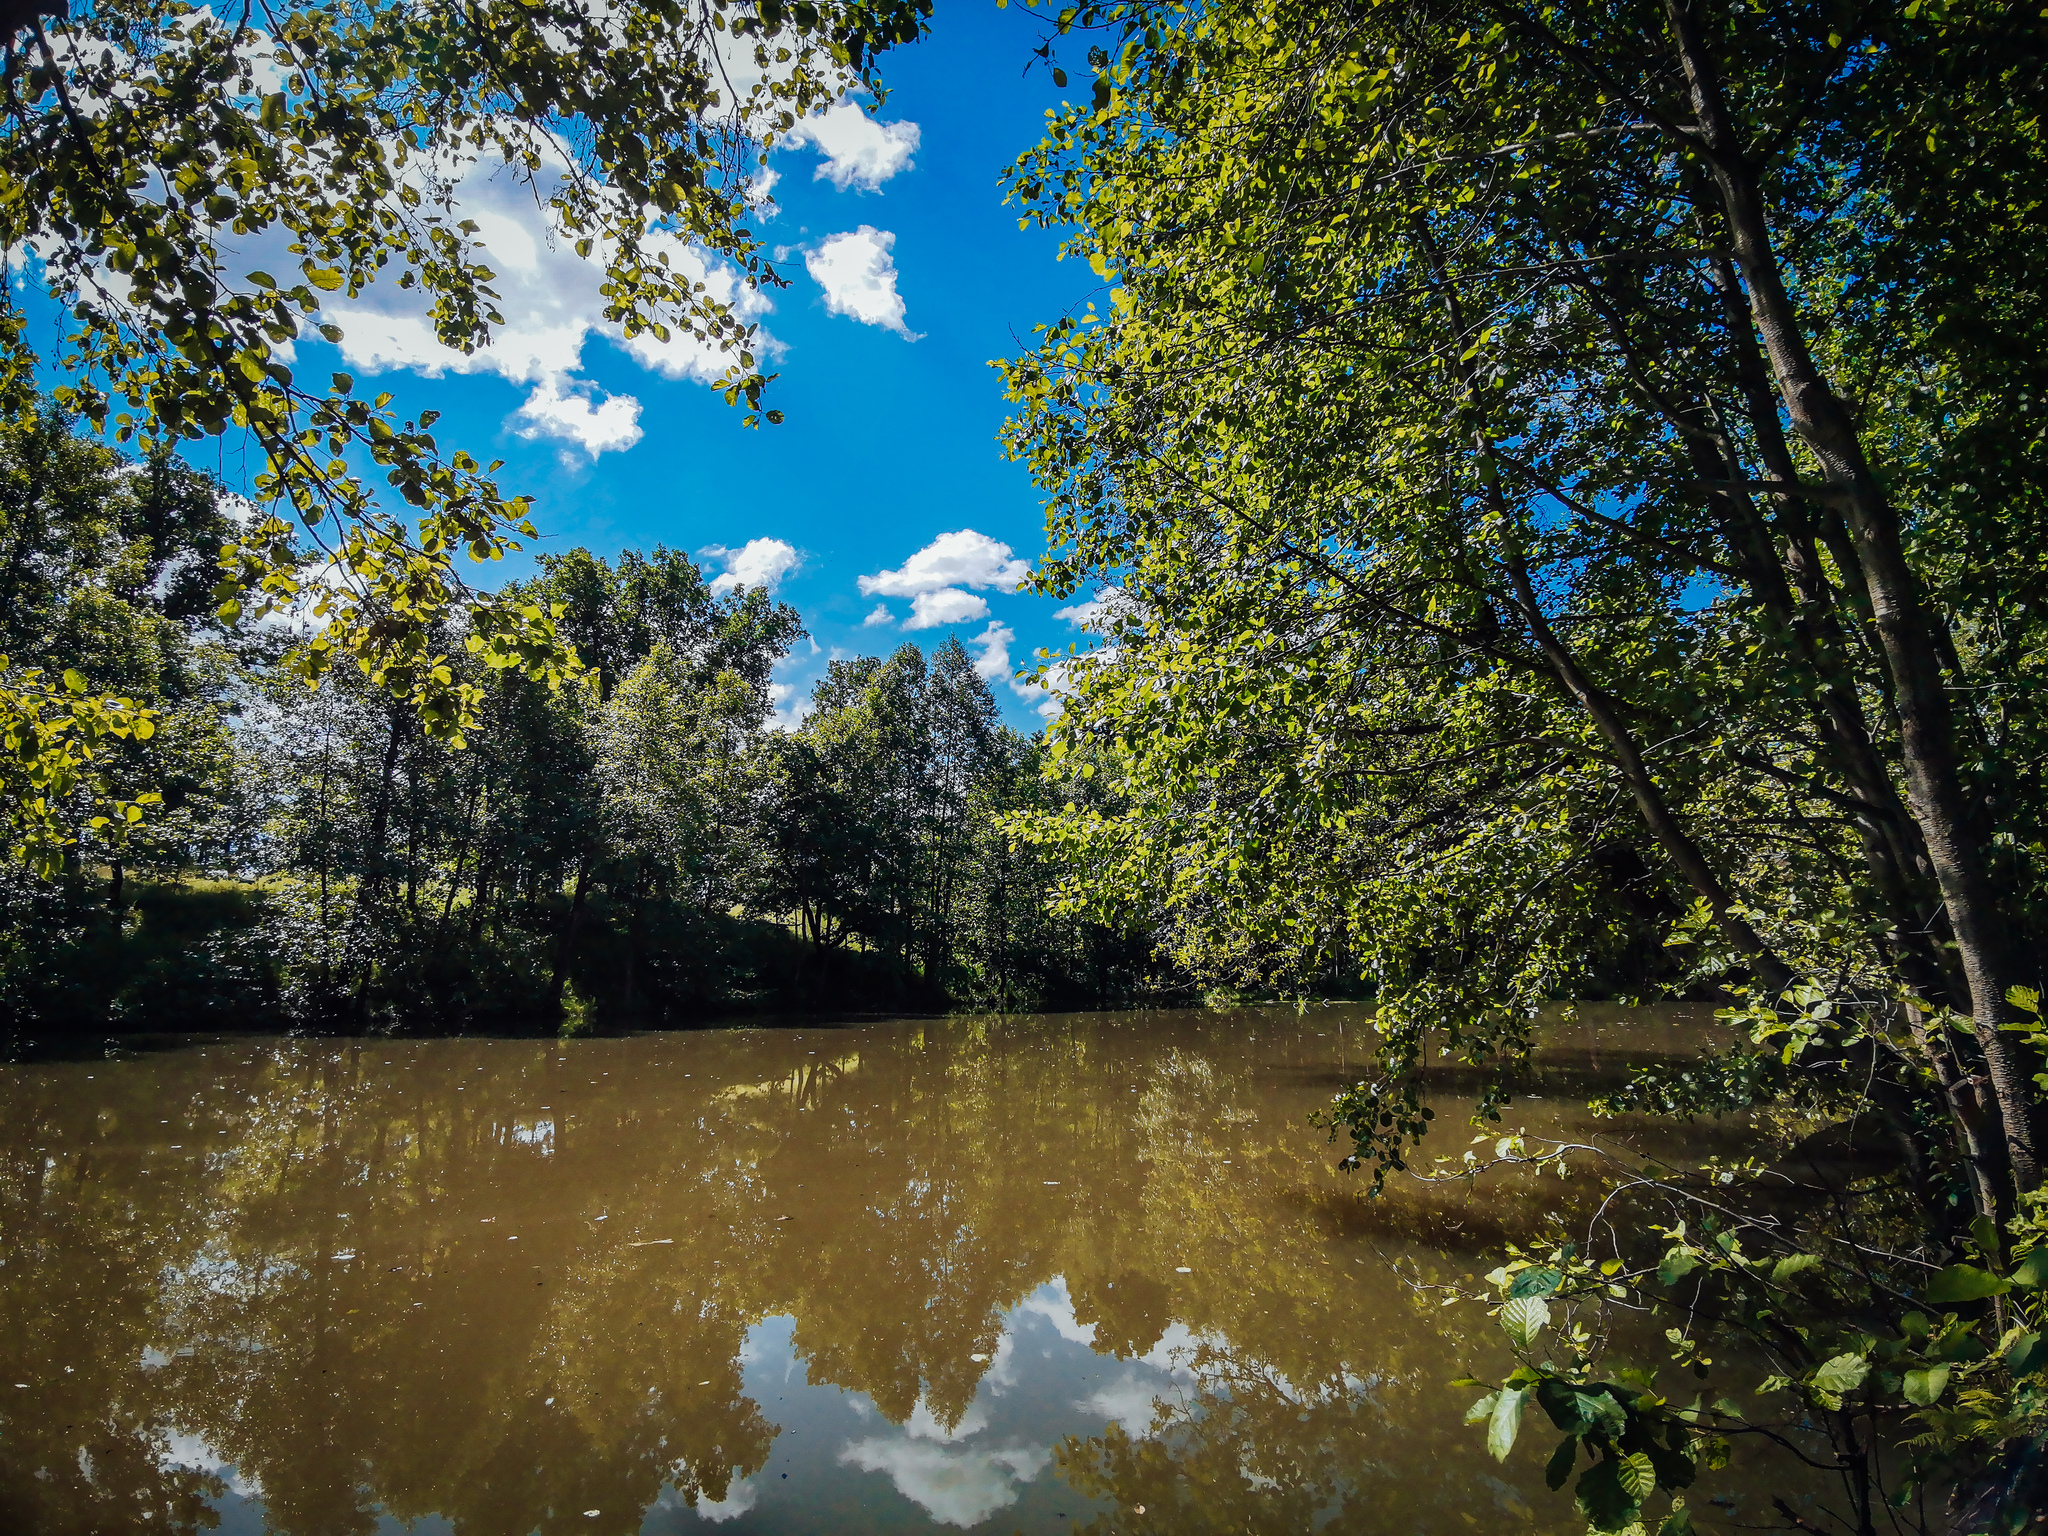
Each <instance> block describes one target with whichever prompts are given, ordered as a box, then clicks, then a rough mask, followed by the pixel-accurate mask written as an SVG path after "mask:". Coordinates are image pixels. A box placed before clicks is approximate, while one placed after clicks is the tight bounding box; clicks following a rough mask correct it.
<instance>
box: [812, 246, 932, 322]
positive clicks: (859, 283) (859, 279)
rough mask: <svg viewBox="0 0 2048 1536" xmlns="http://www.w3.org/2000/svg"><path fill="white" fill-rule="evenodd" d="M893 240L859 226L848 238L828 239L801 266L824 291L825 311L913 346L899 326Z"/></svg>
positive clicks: (899, 300)
mask: <svg viewBox="0 0 2048 1536" xmlns="http://www.w3.org/2000/svg"><path fill="white" fill-rule="evenodd" d="M895 248H896V237H895V236H894V235H893V234H891V233H890V232H889V231H888V230H886V229H876V228H875V227H874V226H873V225H871V224H863V225H861V227H860V228H859V229H856V230H855V231H854V232H853V233H852V234H848V235H828V236H827V237H826V238H825V241H824V243H823V244H821V245H820V246H819V247H818V248H817V249H816V250H814V251H811V252H808V253H807V254H806V255H805V256H804V267H805V269H806V270H807V271H808V272H809V273H810V274H811V277H812V278H813V279H814V280H815V281H816V282H817V284H818V286H819V287H820V288H822V289H824V290H825V308H826V309H827V310H828V311H830V312H831V313H832V314H835V315H845V316H846V317H847V318H848V319H852V320H858V321H859V322H860V323H861V324H862V325H879V326H880V327H882V329H883V330H885V331H894V332H895V333H896V334H897V335H898V336H901V337H902V338H903V339H904V340H905V341H915V340H917V337H916V336H915V335H913V334H912V333H911V331H910V329H909V327H907V326H906V325H904V323H903V315H904V309H903V295H902V294H900V293H898V292H897V291H896V258H895V257H894V256H892V255H890V252H891V251H893V250H894V249H895Z"/></svg>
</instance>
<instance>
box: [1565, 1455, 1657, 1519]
mask: <svg viewBox="0 0 2048 1536" xmlns="http://www.w3.org/2000/svg"><path fill="white" fill-rule="evenodd" d="M1576 1491H1577V1503H1578V1506H1579V1513H1580V1514H1582V1515H1584V1516H1585V1517H1586V1524H1588V1525H1590V1526H1591V1527H1592V1528H1593V1529H1594V1530H1596V1531H1625V1530H1627V1529H1628V1528H1629V1527H1630V1526H1631V1525H1633V1524H1634V1523H1635V1518H1636V1512H1637V1511H1638V1510H1640V1509H1641V1508H1642V1507H1643V1504H1642V1500H1640V1499H1637V1498H1634V1497H1632V1496H1631V1495H1630V1493H1629V1491H1628V1489H1626V1488H1624V1487H1623V1486H1622V1483H1621V1471H1620V1468H1619V1467H1617V1466H1616V1465H1615V1463H1614V1462H1613V1461H1612V1460H1611V1459H1607V1460H1602V1461H1599V1462H1596V1463H1595V1464H1594V1465H1592V1466H1590V1467H1588V1468H1587V1469H1586V1470H1585V1471H1584V1472H1582V1473H1580V1474H1579V1484H1578V1488H1577V1490H1576Z"/></svg>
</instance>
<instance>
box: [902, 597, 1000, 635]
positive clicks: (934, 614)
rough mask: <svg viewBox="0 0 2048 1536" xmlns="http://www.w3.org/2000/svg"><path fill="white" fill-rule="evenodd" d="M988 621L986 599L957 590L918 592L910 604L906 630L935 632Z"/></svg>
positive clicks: (904, 625)
mask: <svg viewBox="0 0 2048 1536" xmlns="http://www.w3.org/2000/svg"><path fill="white" fill-rule="evenodd" d="M987 617H988V599H987V598H985V597H976V596H975V595H974V594H973V593H972V592H962V591H961V590H960V589H959V588H958V587H941V588H939V590H938V591H936V592H920V593H918V594H917V596H916V597H913V598H912V599H911V600H910V617H909V618H907V619H905V620H904V621H903V627H904V628H905V629H937V628H939V627H940V626H941V625H945V624H969V623H972V622H973V621H974V620H976V619H985V618H987Z"/></svg>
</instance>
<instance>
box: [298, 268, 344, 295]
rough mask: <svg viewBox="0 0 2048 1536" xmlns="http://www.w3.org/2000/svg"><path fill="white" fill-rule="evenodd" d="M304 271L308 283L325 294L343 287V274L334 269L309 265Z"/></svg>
mask: <svg viewBox="0 0 2048 1536" xmlns="http://www.w3.org/2000/svg"><path fill="white" fill-rule="evenodd" d="M303 270H304V272H305V274H306V281H307V282H309V283H311V284H312V285H313V286H314V287H315V288H319V289H322V290H324V291H325V292H328V293H332V292H334V291H335V290H336V289H337V288H339V287H340V286H341V283H342V277H341V273H340V272H338V271H337V270H335V269H334V268H333V267H315V266H310V265H309V266H307V267H305V268H304V269H303Z"/></svg>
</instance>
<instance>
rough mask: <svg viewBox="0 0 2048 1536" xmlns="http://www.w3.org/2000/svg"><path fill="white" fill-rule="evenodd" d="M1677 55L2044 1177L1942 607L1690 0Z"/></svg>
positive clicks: (1983, 1044) (1670, 4) (1976, 1002)
mask: <svg viewBox="0 0 2048 1536" xmlns="http://www.w3.org/2000/svg"><path fill="white" fill-rule="evenodd" d="M1665 11H1666V14H1667V15H1668V17H1669V18H1670V22H1671V31H1672V37H1673V40H1674V41H1675V43H1676V45H1677V48H1678V54H1679V61H1680V63H1681V64H1682V65H1683V67H1684V70H1685V76H1686V82H1687V85H1688V87H1689V88H1690V92H1691V97H1692V106H1693V112H1694V114H1695V116H1696V118H1697V119H1698V124H1697V132H1696V134H1695V135H1694V136H1693V139H1692V142H1693V143H1695V144H1696V145H1698V146H1699V147H1700V148H1703V149H1704V150H1705V151H1706V158H1707V161H1708V164H1709V167H1710V169H1711V171H1712V174H1713V177H1714V181H1715V185H1716V188H1717V190H1718V192H1719V194H1720V198H1721V203H1722V208H1723V212H1724V213H1725V215H1726V217H1727V220H1728V232H1729V236H1730V241H1731V244H1732V247H1733V249H1734V252H1735V260H1736V265H1737V267H1738V268H1739V269H1740V271H1741V273H1742V279H1743V282H1744V284H1745V286H1746V287H1747V288H1748V290H1749V302H1750V309H1751V313H1752V314H1753V315H1754V317H1755V320H1756V327H1757V331H1758V332H1759V334H1760V335H1761V336H1762V337H1763V341H1764V349H1765V352H1766V354H1767V355H1768V356H1769V358H1770V360H1771V367H1772V369H1773V371H1774V372H1775V373H1776V374H1777V378H1778V390H1779V394H1780V395H1781V396H1782V398H1783V399H1784V402H1785V408H1786V411H1787V413H1788V414H1789V415H1790V417H1791V420H1792V425H1793V427H1794V429H1795V430H1796V431H1797V432H1798V433H1799V435H1800V437H1801V438H1803V439H1804V440H1805V441H1806V443H1807V445H1808V447H1810V448H1811V449H1812V450H1813V453H1814V455H1815V457H1817V458H1818V459H1819V460H1820V462H1821V465H1822V468H1823V471H1824V472H1825V474H1826V477H1827V480H1828V483H1829V484H1830V485H1831V486H1837V487H1841V488H1842V489H1843V490H1845V491H1846V492H1847V498H1846V502H1845V512H1846V521H1847V523H1848V528H1849V535H1850V539H1851V541H1852V542H1853V544H1854V545H1855V550H1856V555H1857V558H1858V560H1859V562H1860V563H1861V566H1862V569H1863V575H1864V580H1865V582H1866V583H1867V584H1868V587H1869V591H1870V604H1871V610H1872V616H1873V619H1874V621H1875V625H1876V629H1877V635H1878V642H1879V644H1880V645H1881V646H1882V648H1883V652H1884V657H1885V661H1886V663H1887V665H1888V666H1889V669H1890V671H1891V675H1892V686H1893V690H1894V695H1895V702H1896V708H1897V710H1898V716H1899V734H1900V741H1901V744H1902V747H1903V750H1904V757H1905V773H1906V785H1907V793H1908V798H1909V800H1910V803H1911V806H1912V811H1913V817H1914V820H1915V821H1916V822H1917V823H1918V824H1919V827H1920V832H1921V836H1922V838H1923V839H1924V840H1925V842H1926V845H1927V851H1928V857H1929V861H1930V863H1931V864H1932V865H1933V867H1934V875H1935V879H1936V881H1937V883H1938V884H1939V886H1940V889H1941V894H1942V899H1943V901H1944V902H1945V903H1946V905H1947V908H1948V918H1949V926H1950V929H1951V931H1952V932H1953V934H1954V935H1955V942H1956V948H1957V951H1958V953H1959V955H1960V957H1961V960H1962V969H1963V978H1964V982H1965V984H1966V985H1967V987H1968V989H1969V1004H1970V1018H1971V1022H1972V1025H1973V1027H1974V1029H1975V1032H1976V1036H1977V1043H1978V1045H1979V1047H1980V1048H1981V1049H1982V1050H1983V1052H1984V1060H1985V1065H1986V1067H1987V1068H1988V1070H1989V1072H1990V1076H1991V1082H1992V1087H1993V1089H1994V1091H1995V1092H1996V1094H1997V1097H1998V1108H1999V1111H2000V1118H2001V1119H2002V1120H2003V1122H2004V1124H2003V1130H2004V1135H2005V1141H2006V1147H2007V1151H2008V1154H2009V1156H2010V1158H2011V1162H2012V1174H2013V1178H2014V1179H2015V1181H2016V1182H2017V1184H2018V1186H2019V1188H2020V1189H2022V1190H2031V1189H2033V1188H2034V1187H2035V1186H2036V1185H2037V1184H2039V1182H2040V1177H2041V1171H2040V1159H2039V1155H2038V1153H2037V1150H2036V1146H2035V1137H2034V1127H2033V1123H2032V1109H2031V1104H2030V1098H2031V1095H2030V1092H2029V1088H2030V1084H2029V1082H2028V1074H2027V1072H2026V1069H2025V1066H2024V1064H2023V1062H2022V1061H2021V1058H2020V1054H2019V1052H2018V1051H2017V1050H2016V1049H2015V1048H2014V1046H2013V1043H2012V1041H2011V1039H2010V1037H2009V1036H2005V1035H2002V1034H2000V1033H1999V1028H1998V1026H1999V1025H2000V1024H2003V1023H2010V1022H2015V1021H2017V1019H2018V1010H2017V1009H2015V1008H2014V1007H2013V1005H2012V1004H2011V1003H2009V1002H2007V1001H2006V992H2007V990H2008V988H2010V987H2011V986H2013V985H2014V984H2016V983H2017V982H2020V981H2021V980H2023V979H2024V978H2023V977H2022V976H2021V974H2020V972H2019V969H2018V967H2017V966H2016V965H2015V963H2014V961H2015V956H2014V955H2013V953H2012V946H2011V940H2010V936H2009V935H2008V933H2007V930H2006V923H2005V917H2004V913H2003V912H2002V911H2001V910H2000V909H1999V905H1998V902H1997V898H1996V896H1995V894H1994V892H1993V890H1992V883H1991V876H1990V860H1989V858H1988V853H1989V849H1988V847H1987V844H1986V839H1985V837H1984V834H1983V829H1982V828H1981V827H1980V826H1979V824H1978V818H1977V817H1976V815H1975V814H1974V811H1973V808H1972V807H1971V806H1970V804H1969V802H1968V800H1967V798H1966V797H1965V795H1964V792H1963V787H1962V782H1961V776H1960V774H1959V772H1958V768H1957V763H1956V753H1955V731H1954V723H1953V720H1952V718H1951V716H1950V711H1949V704H1948V697H1947V694H1946V693H1945V691H1944V686H1943V679H1942V668H1941V647H1940V646H1939V644H1938V643H1937V641H1936V638H1935V634H1934V630H1935V626H1936V624H1937V622H1938V621H1937V620H1936V619H1935V618H1934V616H1932V615H1930V614H1929V613H1928V612H1927V610H1926V605H1925V604H1924V603H1923V602H1922V601H1921V599H1920V595H1919V592H1918V587H1917V583H1916V582H1915V581H1914V579H1913V573H1912V570H1911V568H1910V567H1909V566H1908V565H1907V563H1906V556H1905V548H1904V543H1903V540H1902V538H1901V534H1900V527H1899V520H1898V514H1897V511H1896V509H1895V508H1893V507H1892V505H1891V504H1890V501H1889V499H1888V498H1887V497H1886V495H1885V493H1884V490H1883V488H1882V487H1881V486H1880V485H1879V484H1878V483H1877V480H1876V477H1875V476H1873V475H1872V473H1871V471H1870V464H1869V461H1868V459H1867V458H1866V457H1865V455H1864V452H1863V443H1862V439H1861V437H1860V435H1859V434H1858V432H1857V429H1856V426H1855V423H1854V421H1853V420H1852V419H1851V417H1850V414H1849V411H1848V409H1847V407H1846V406H1844V404H1843V403H1842V401H1841V400H1840V399H1839V398H1838V397H1837V396H1836V395H1835V392H1834V390H1833V389H1832V388H1831V387H1830V386H1829V385H1828V382H1827V380H1826V379H1825V378H1824V377H1823V376H1822V374H1821V371H1820V368H1819V366H1818V365H1817V364H1816V363H1815V361H1814V358H1813V354H1812V352H1811V351H1810V350H1809V349H1808V347H1807V344H1806V337H1805V334H1804V332H1803V330H1802V329H1801V327H1800V324H1799V319H1798V315H1797V312H1796V310H1795V308H1794V306H1793V303H1792V300H1791V296H1790V295H1789V294H1788V293H1787V292H1786V291H1785V285H1784V280H1783V278H1782V276H1781V274H1780V273H1779V271H1778V263H1777V254H1776V251H1775V250H1774V248H1773V245H1772V241H1771V234H1770V224H1769V220H1768V218H1767V216H1766V213H1765V208H1764V200H1763V194H1762V190H1761V187H1760V183H1759V178H1758V174H1757V168H1756V166H1755V165H1754V164H1753V163H1752V162H1751V161H1750V159H1749V157H1748V154H1747V150H1746V146H1745V145H1743V143H1742V142H1741V140H1740V137H1739V135H1738V134H1737V132H1736V130H1735V125H1734V122H1733V120H1732V119H1731V117H1730V115H1729V113H1728V110H1727V106H1726V103H1725V102H1724V100H1723V99H1722V95H1721V84H1720V79H1719V75H1718V72H1717V71H1716V70H1715V68H1714V65H1713V61H1712V59H1711V57H1710V55H1709V52H1708V49H1707V46H1706V43H1705V40H1704V38H1703V37H1702V36H1701V33H1700V30H1699V24H1698V22H1697V21H1696V20H1695V19H1694V17H1693V15H1692V13H1691V11H1690V10H1689V9H1688V8H1687V5H1686V0H1665Z"/></svg>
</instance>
